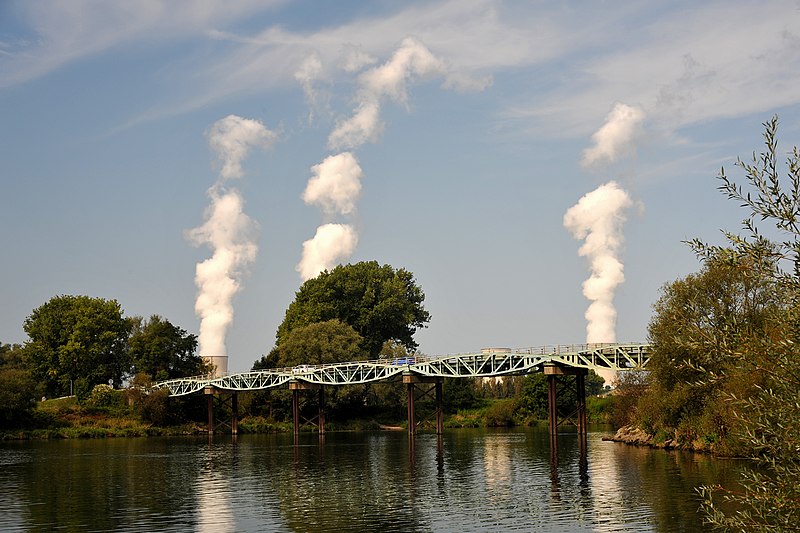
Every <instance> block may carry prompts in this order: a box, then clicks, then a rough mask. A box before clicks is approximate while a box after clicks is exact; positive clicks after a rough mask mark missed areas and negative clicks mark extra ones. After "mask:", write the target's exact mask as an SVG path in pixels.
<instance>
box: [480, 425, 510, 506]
mask: <svg viewBox="0 0 800 533" xmlns="http://www.w3.org/2000/svg"><path fill="white" fill-rule="evenodd" d="M510 437H513V435H487V436H486V447H485V448H484V450H483V468H484V475H485V482H486V489H487V490H488V496H489V498H490V499H492V500H502V499H504V497H505V496H509V495H510V492H511V439H510Z"/></svg>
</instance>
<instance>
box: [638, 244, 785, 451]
mask: <svg viewBox="0 0 800 533" xmlns="http://www.w3.org/2000/svg"><path fill="white" fill-rule="evenodd" d="M782 308H783V306H782V294H781V292H780V291H779V290H778V287H777V285H776V284H775V282H774V281H773V280H772V279H770V277H768V276H765V275H763V270H759V269H754V268H753V262H752V261H750V260H748V259H746V258H744V257H738V256H737V255H736V254H735V253H733V252H732V250H729V249H719V250H717V251H716V252H715V254H714V255H711V256H708V257H707V258H706V260H705V262H704V265H703V267H702V269H701V271H700V272H699V273H697V274H690V275H689V276H687V277H685V278H683V279H679V280H676V281H674V282H672V283H669V284H667V285H665V286H664V287H663V288H662V291H661V297H660V298H659V300H658V301H657V302H656V304H655V305H654V315H653V318H652V319H651V321H650V324H649V328H648V333H649V338H650V343H651V346H652V354H651V357H650V361H649V363H648V364H647V369H648V370H649V371H650V376H649V378H650V379H649V385H650V386H649V389H648V391H647V392H646V393H645V394H644V395H643V396H642V397H641V399H640V400H639V402H638V409H637V412H638V413H639V422H640V424H641V425H643V427H645V429H647V430H648V431H650V432H656V431H661V430H666V431H668V432H677V437H678V438H679V439H683V440H688V441H692V440H694V439H696V438H697V437H698V436H703V434H705V435H712V434H713V435H717V436H724V435H725V434H726V433H727V432H728V430H729V425H730V424H729V420H727V418H729V417H728V416H726V414H725V413H724V412H718V410H719V409H722V410H723V411H724V410H725V409H726V407H725V404H724V402H720V401H718V400H719V397H720V394H721V393H722V391H723V390H726V388H729V387H731V386H733V385H738V383H739V382H738V381H737V379H735V378H734V376H735V374H736V372H735V370H736V364H737V360H736V358H735V357H732V355H731V354H732V353H734V352H735V351H737V350H738V349H739V348H740V347H741V346H742V344H743V343H744V342H747V341H748V339H751V338H753V337H758V336H761V335H765V334H766V331H767V329H768V327H769V325H770V324H772V323H774V319H775V318H776V317H777V316H778V315H779V314H780V313H781V310H782Z"/></svg>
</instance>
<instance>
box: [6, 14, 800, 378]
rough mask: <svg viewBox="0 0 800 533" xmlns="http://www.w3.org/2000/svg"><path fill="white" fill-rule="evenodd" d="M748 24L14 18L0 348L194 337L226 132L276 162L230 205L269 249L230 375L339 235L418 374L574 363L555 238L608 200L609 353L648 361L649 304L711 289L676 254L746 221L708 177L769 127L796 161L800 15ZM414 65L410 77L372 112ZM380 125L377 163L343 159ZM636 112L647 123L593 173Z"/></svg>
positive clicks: (576, 281) (270, 334) (252, 175)
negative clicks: (440, 361)
mask: <svg viewBox="0 0 800 533" xmlns="http://www.w3.org/2000/svg"><path fill="white" fill-rule="evenodd" d="M758 4H760V3H756V2H737V1H726V2H702V3H698V2H670V3H662V2H646V1H643V2H626V3H625V5H624V6H622V7H620V6H618V5H617V3H614V2H565V3H551V2H524V3H522V2H491V1H484V0H457V1H443V2H402V3H400V2H328V3H319V2H310V1H309V2H287V1H273V2H268V1H245V0H240V1H237V0H231V1H226V2H211V1H208V2H167V1H163V2H160V1H156V0H149V1H140V2H130V1H118V2H117V1H104V2H101V1H88V0H83V1H82V0H73V1H71V2H48V1H36V2H21V1H20V2H16V1H10V2H9V1H6V2H3V3H0V116H1V117H2V120H0V146H2V151H1V152H0V154H1V156H2V157H0V160H1V161H2V165H1V166H0V180H2V181H1V182H0V183H2V190H3V198H4V200H5V201H4V202H3V206H2V209H0V228H2V230H1V231H2V233H0V243H2V246H3V260H2V261H0V280H2V281H1V282H0V283H2V285H0V287H2V295H1V296H0V300H2V305H1V306H0V341H2V342H5V343H11V342H23V341H24V340H25V334H24V331H23V330H22V323H23V321H24V320H25V318H26V317H27V316H28V315H29V314H30V312H31V311H32V310H33V309H34V308H36V307H38V306H39V305H41V304H43V303H45V302H46V301H47V300H48V299H50V298H51V297H53V296H55V295H58V294H86V295H90V296H97V297H103V298H108V299H111V298H113V299H117V300H118V301H119V302H120V303H121V305H122V307H123V308H124V310H125V313H126V315H128V316H132V315H143V316H149V315H151V314H160V315H162V316H164V317H166V318H168V319H169V320H170V321H172V322H173V323H175V324H178V325H180V326H181V327H183V328H185V329H187V330H188V331H190V332H193V333H197V332H198V328H199V318H198V317H197V315H196V314H195V299H196V297H197V287H196V285H195V265H196V264H197V263H199V262H202V261H205V260H206V259H208V258H209V257H210V255H211V253H212V251H211V250H210V249H209V248H208V247H207V246H195V245H193V244H192V243H191V242H190V240H189V239H188V238H187V232H188V231H189V230H191V229H193V228H197V227H199V226H201V225H202V224H203V223H204V212H205V211H206V209H207V207H208V205H209V202H210V200H209V196H208V194H207V191H208V190H209V188H210V187H212V185H213V184H214V183H215V182H217V180H218V179H219V176H220V168H219V164H218V163H216V162H215V161H216V155H218V154H216V153H215V152H214V151H213V150H212V149H211V148H210V146H209V131H210V129H211V128H212V125H214V124H215V123H217V121H219V120H220V119H223V118H224V117H227V116H229V115H236V116H239V117H243V118H245V119H250V120H255V121H259V122H260V123H261V124H262V125H263V128H264V129H265V130H267V131H268V132H269V133H270V134H271V135H273V134H274V135H273V137H272V140H271V142H269V143H264V145H263V146H255V147H253V148H251V149H250V151H249V153H248V154H247V156H246V158H243V160H242V168H243V176H241V177H239V178H236V179H235V188H236V189H237V190H238V191H239V192H240V194H241V198H242V199H243V201H244V205H243V211H244V213H245V214H246V215H247V216H248V217H249V218H250V219H252V221H254V222H255V223H257V225H258V227H259V231H258V232H257V234H256V236H255V237H254V241H253V242H254V243H255V245H257V247H258V253H257V256H256V257H255V259H254V260H253V261H251V262H249V263H248V264H247V265H246V266H245V267H244V270H246V272H245V273H244V275H243V276H242V277H241V278H237V279H240V283H241V290H239V291H238V292H237V293H236V294H235V295H234V296H233V299H232V303H233V308H234V313H235V315H234V320H233V323H232V324H231V325H230V327H229V328H228V329H227V339H226V344H227V349H228V353H229V355H230V364H229V367H230V369H231V370H245V369H248V368H249V367H250V365H251V364H252V362H253V361H254V360H255V359H257V358H258V357H260V355H261V354H262V353H265V352H266V351H268V350H269V349H270V348H271V347H272V346H273V344H274V334H275V330H276V328H277V326H278V324H279V323H280V321H281V320H282V318H283V314H284V311H285V309H286V307H287V306H288V304H289V303H290V302H291V301H292V299H293V297H294V292H295V291H296V290H297V289H298V288H299V286H300V284H301V278H300V275H299V273H298V271H297V270H296V267H297V265H298V263H299V262H300V260H301V256H302V254H303V243H304V242H305V241H308V240H309V239H311V238H312V237H314V235H315V231H316V229H317V227H318V226H320V225H321V224H325V223H329V222H341V223H347V224H348V225H350V226H351V227H352V228H354V231H355V232H357V236H358V242H357V245H356V246H355V248H354V249H353V250H352V252H351V253H350V255H349V256H348V257H347V258H346V259H345V260H346V261H349V262H355V261H360V260H373V259H374V260H377V261H379V262H380V263H389V264H391V265H393V266H395V267H404V268H407V269H409V270H411V271H412V272H413V273H414V274H415V276H416V279H417V281H418V283H419V284H420V285H421V286H422V288H423V290H424V291H425V293H426V296H427V298H426V308H427V309H428V310H429V311H430V313H431V315H432V320H431V322H430V325H429V327H428V328H427V329H425V330H422V331H420V332H419V333H418V334H417V340H418V341H419V343H420V349H421V351H423V352H425V353H427V354H431V355H438V354H446V353H454V352H468V351H476V350H479V349H481V348H483V347H487V346H508V347H524V346H538V345H543V344H556V343H577V342H584V341H585V340H586V335H587V332H586V325H587V320H586V318H585V317H584V313H585V312H586V309H587V307H588V305H589V302H588V300H587V298H586V297H584V295H583V293H582V283H583V282H584V280H585V279H586V278H587V277H588V276H589V274H590V270H589V260H588V258H587V257H581V256H579V255H578V250H579V248H581V246H582V244H583V242H582V241H581V240H580V239H576V238H574V237H573V235H572V234H571V233H570V231H568V230H567V229H566V228H565V227H564V215H565V213H566V212H567V210H568V209H570V207H572V206H573V205H575V204H576V203H577V202H578V201H579V200H580V199H581V197H583V196H584V195H586V194H587V193H590V192H591V191H594V190H596V189H597V188H598V187H600V186H602V185H603V184H606V183H608V182H609V181H611V180H614V181H615V182H616V183H617V184H619V186H620V187H621V188H622V189H624V190H625V191H626V192H627V194H628V196H629V198H630V204H629V206H628V207H626V208H625V211H624V215H625V216H624V219H625V221H624V225H621V239H623V240H621V241H620V243H619V245H618V246H617V248H616V254H617V257H618V259H619V261H620V262H621V263H622V264H624V278H625V279H624V281H623V282H621V283H619V284H618V285H617V286H616V290H615V292H614V294H613V304H614V307H615V308H616V312H617V316H616V339H617V340H619V341H627V340H632V341H634V340H636V341H638V340H645V338H646V328H647V323H648V321H649V319H650V316H651V306H652V304H653V302H654V301H655V300H656V298H657V297H658V291H659V288H660V287H661V286H662V285H663V284H664V283H665V282H668V281H671V280H674V279H676V278H678V277H682V276H684V275H686V274H687V273H689V272H692V271H694V270H696V269H697V266H698V265H697V261H696V259H695V258H694V257H693V255H692V253H691V251H690V250H689V249H688V248H687V247H686V245H684V244H682V242H681V241H683V240H686V239H690V238H693V237H701V238H704V239H706V240H709V241H712V242H720V240H721V236H720V232H719V229H720V228H728V229H733V230H737V229H738V227H739V222H740V220H741V219H742V218H743V216H744V212H742V211H741V210H739V209H738V208H737V207H736V205H734V204H733V203H732V202H730V201H727V200H726V199H725V198H724V197H723V196H722V195H721V194H720V193H719V192H718V191H716V186H717V183H716V180H715V179H714V178H715V176H716V174H717V173H718V171H719V168H720V167H721V166H722V165H725V166H726V168H729V167H730V168H729V169H730V170H732V163H733V161H734V160H735V158H736V157H737V156H742V157H745V158H746V157H748V155H749V154H751V153H752V151H753V150H754V149H759V148H760V147H761V143H762V139H761V132H762V130H763V128H762V126H761V123H762V122H764V121H765V120H767V119H769V118H770V117H771V116H772V115H773V114H776V113H777V114H778V115H779V116H780V119H781V126H780V138H781V140H782V141H783V144H781V146H780V148H781V149H783V150H784V151H788V149H789V147H790V145H793V144H798V143H800V121H799V119H800V105H798V104H800V91H799V90H798V87H800V31H798V30H797V28H800V3H798V2H796V1H787V2H779V1H775V2H768V3H766V4H767V5H763V6H761V5H758ZM404 43H405V45H408V43H413V50H415V52H414V53H415V54H417V55H413V56H409V57H412V59H411V60H410V62H409V63H406V64H403V65H401V67H399V70H398V72H399V73H400V78H397V79H394V78H393V81H392V82H391V84H388V82H387V83H385V84H383V85H380V90H378V89H375V87H376V85H375V83H373V82H374V80H375V76H374V74H375V73H376V72H379V69H381V68H384V71H380V72H384V73H385V71H386V69H388V68H389V66H391V65H397V64H399V62H400V59H402V58H401V55H402V54H401V52H399V51H402V50H408V49H411V48H409V46H406V47H405V48H404ZM420 51H424V54H429V55H424V54H423V52H420ZM423 56H424V57H425V58H427V59H426V61H427V63H424V62H422V61H421V60H420V58H422V57H423ZM413 58H417V59H413ZM423 63H424V64H423ZM370 80H372V81H370ZM370 98H372V99H373V100H372V101H375V102H378V103H379V115H378V118H377V122H376V123H375V124H374V126H375V128H374V129H372V130H369V132H370V134H371V135H369V136H367V138H365V139H362V140H360V141H357V142H351V143H350V144H349V145H348V146H344V147H342V146H333V145H332V143H331V133H332V132H333V131H335V130H336V129H337V127H340V126H341V125H342V124H344V123H346V122H347V121H348V120H350V119H351V118H352V117H353V116H354V113H355V112H356V111H357V110H358V109H359V106H360V105H362V104H363V103H364V102H365V101H368V100H369V99H370ZM620 105H624V106H625V108H626V109H632V110H635V111H636V117H637V118H636V120H634V121H633V122H632V123H631V124H629V125H630V126H631V127H630V128H629V129H627V130H624V131H621V130H614V131H617V132H618V137H616V138H614V139H612V140H610V141H608V139H607V140H606V141H607V142H610V143H611V144H610V145H609V146H610V147H611V151H608V150H606V152H604V153H605V155H606V157H600V158H599V159H598V160H596V161H594V162H593V163H591V164H587V162H586V157H587V155H586V154H587V153H588V152H587V150H589V151H590V150H592V149H593V148H594V149H595V150H597V149H598V146H599V145H601V144H602V142H603V141H602V139H600V138H599V137H598V132H600V131H601V130H602V128H603V127H604V126H605V125H608V124H609V123H611V122H613V117H614V111H615V110H616V109H620V107H619V106H620ZM606 131H607V132H608V131H611V130H608V129H607V130H606ZM620 131H621V133H619V132H620ZM612 133H613V132H612ZM343 148H344V149H347V150H349V151H350V152H352V154H353V155H354V156H355V157H356V158H357V161H358V165H359V167H360V169H361V171H362V173H363V175H362V176H361V178H360V191H359V193H358V194H357V197H356V202H355V209H354V210H353V211H352V212H350V213H348V214H347V215H346V216H345V217H342V216H341V213H339V214H331V213H325V212H323V211H322V210H321V209H320V208H319V206H318V205H313V204H307V203H305V202H304V201H303V198H302V196H303V193H304V190H305V189H306V186H307V183H308V181H309V178H311V177H312V167H314V166H315V165H319V164H320V163H321V162H322V161H323V160H324V159H325V158H327V157H329V156H332V155H334V154H336V153H338V152H339V151H341V149H343ZM606 148H608V146H606ZM601 151H602V150H601ZM732 173H733V174H735V172H732ZM231 186H233V185H231Z"/></svg>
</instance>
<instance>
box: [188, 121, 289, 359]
mask: <svg viewBox="0 0 800 533" xmlns="http://www.w3.org/2000/svg"><path fill="white" fill-rule="evenodd" d="M206 136H207V138H208V144H209V146H210V147H211V149H212V150H213V151H214V153H215V154H216V156H217V162H218V164H219V166H220V172H219V177H218V179H217V181H216V182H215V183H214V185H212V186H211V187H210V188H209V189H208V193H207V194H208V197H209V198H210V200H211V204H210V205H209V206H208V208H207V209H206V211H205V222H204V223H203V225H201V226H199V227H197V228H194V229H191V230H189V231H188V232H187V238H188V239H189V240H190V242H192V243H193V244H194V245H195V246H200V245H207V246H208V247H209V248H210V249H211V251H212V256H211V257H210V258H208V259H206V260H205V261H202V262H200V263H198V264H197V267H196V269H195V284H196V285H197V300H196V301H195V307H194V308H195V313H196V314H197V316H198V317H199V318H200V335H199V338H198V342H199V348H200V355H201V356H202V357H203V358H204V359H205V360H206V361H208V362H209V363H211V364H212V365H213V368H214V372H215V373H216V374H217V375H221V374H224V373H226V372H227V371H228V351H227V348H226V346H225V337H226V335H227V331H228V327H230V325H231V324H232V323H233V296H234V295H235V294H236V293H237V292H239V290H241V288H242V279H243V277H244V274H245V272H246V270H247V267H249V266H250V265H251V264H252V263H253V262H254V261H255V258H256V255H257V254H258V245H257V243H256V236H257V234H258V229H259V228H258V223H257V222H256V221H254V220H253V219H251V218H250V217H249V216H247V215H246V214H245V213H244V199H243V198H242V195H241V193H240V192H239V190H238V189H236V188H235V187H232V186H230V185H229V181H230V180H233V179H237V178H240V177H242V176H243V175H244V172H243V171H242V166H241V163H242V160H243V159H244V158H245V157H246V156H247V154H248V152H249V151H250V149H251V148H252V147H262V148H268V147H269V146H271V144H272V143H273V142H274V140H275V138H276V134H275V133H273V132H271V131H270V130H268V129H266V128H265V127H264V125H263V124H262V123H261V122H258V121H256V120H251V119H246V118H242V117H238V116H236V115H229V116H227V117H225V118H223V119H221V120H218V121H217V122H215V123H214V124H213V125H212V126H211V128H209V130H208V131H207V132H206Z"/></svg>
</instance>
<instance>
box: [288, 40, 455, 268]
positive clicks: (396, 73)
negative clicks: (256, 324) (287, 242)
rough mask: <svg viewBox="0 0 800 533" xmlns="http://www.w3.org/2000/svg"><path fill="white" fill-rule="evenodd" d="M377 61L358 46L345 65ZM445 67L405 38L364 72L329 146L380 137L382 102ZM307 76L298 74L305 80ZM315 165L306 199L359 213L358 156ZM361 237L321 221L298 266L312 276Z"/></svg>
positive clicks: (329, 210) (335, 211)
mask: <svg viewBox="0 0 800 533" xmlns="http://www.w3.org/2000/svg"><path fill="white" fill-rule="evenodd" d="M372 62H373V60H372V58H370V57H369V56H367V55H366V54H364V53H362V52H361V51H360V50H356V49H353V50H350V54H349V56H348V60H347V63H346V64H345V68H346V69H347V70H349V71H352V70H354V69H356V68H358V67H360V66H362V65H367V64H371V63H372ZM306 66H307V64H306ZM445 70H446V69H445V67H444V64H443V63H442V62H441V61H439V60H438V59H437V58H436V57H434V55H433V54H432V53H431V52H430V51H429V50H428V49H427V48H426V47H425V46H424V45H422V44H421V43H420V42H418V41H416V40H415V39H412V38H407V39H405V40H403V42H402V43H401V44H400V47H399V48H398V49H397V50H396V51H395V52H394V54H393V55H392V57H391V59H389V61H387V62H386V63H384V64H382V65H379V66H377V67H375V68H372V69H371V70H368V71H366V72H364V73H363V74H361V76H360V77H359V86H360V89H359V92H358V95H357V97H356V106H355V109H354V110H353V114H352V116H351V117H350V118H348V119H346V120H342V121H339V123H337V124H336V127H335V128H334V130H333V131H332V132H331V134H330V135H329V136H328V147H329V148H331V149H334V150H340V149H343V148H350V149H355V148H357V147H359V146H361V145H363V144H364V143H367V142H375V141H377V140H378V137H379V136H380V134H381V132H382V131H383V123H382V122H381V119H380V112H381V102H382V101H383V100H384V99H385V98H389V99H391V100H394V101H396V102H399V103H401V104H407V101H408V92H407V86H408V83H409V82H410V81H412V80H414V79H417V78H422V77H426V76H431V75H436V74H443V73H445ZM304 79H305V77H298V80H300V81H301V82H303V81H304ZM304 86H305V85H304ZM307 94H308V91H307ZM311 170H312V172H313V174H314V175H313V176H312V177H311V179H310V180H309V182H308V185H307V186H306V189H305V191H304V192H303V201H305V202H306V203H307V204H315V205H318V206H319V207H320V208H321V209H322V210H323V212H324V213H325V215H327V216H328V217H331V216H333V215H345V216H354V215H355V213H356V202H357V201H358V198H359V197H360V195H361V179H362V178H363V172H362V170H361V167H360V166H359V165H358V161H357V160H356V158H355V156H354V155H353V154H352V153H350V152H346V151H345V152H342V153H339V154H337V155H334V156H330V157H327V158H325V159H324V160H323V161H322V162H321V163H320V164H318V165H315V166H314V167H312V168H311ZM357 243H358V235H357V233H356V230H355V228H354V227H353V226H352V225H349V224H325V225H322V226H320V227H319V228H317V233H316V234H315V235H314V238H313V239H310V240H308V241H306V242H304V243H303V257H302V259H301V260H300V263H299V264H298V265H297V271H298V272H299V273H300V276H301V277H302V278H303V280H304V281H305V280H308V279H311V278H313V277H315V276H317V275H318V274H319V273H320V272H322V271H323V270H328V269H330V268H332V267H333V266H335V265H336V264H337V263H338V262H340V261H342V260H344V259H347V258H348V257H350V256H351V255H352V254H353V252H354V251H355V247H356V244H357Z"/></svg>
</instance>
